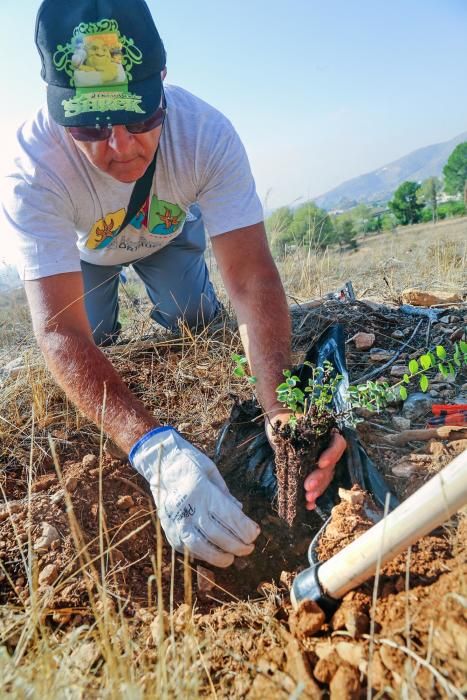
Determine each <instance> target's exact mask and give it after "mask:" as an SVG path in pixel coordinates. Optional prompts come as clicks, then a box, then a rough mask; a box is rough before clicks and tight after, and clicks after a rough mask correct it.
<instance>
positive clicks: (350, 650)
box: [336, 642, 365, 668]
mask: <svg viewBox="0 0 467 700" xmlns="http://www.w3.org/2000/svg"><path fill="white" fill-rule="evenodd" d="M336 651H337V653H338V655H339V656H340V657H341V659H342V660H343V661H347V663H348V664H350V665H351V666H354V667H355V668H360V665H361V663H362V661H364V659H365V654H364V650H363V647H362V646H361V645H360V644H356V643H355V642H338V643H337V644H336Z"/></svg>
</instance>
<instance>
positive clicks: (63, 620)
mask: <svg viewBox="0 0 467 700" xmlns="http://www.w3.org/2000/svg"><path fill="white" fill-rule="evenodd" d="M52 620H53V621H54V622H56V623H57V624H58V625H68V624H69V622H70V620H71V613H59V612H56V613H54V614H53V615H52Z"/></svg>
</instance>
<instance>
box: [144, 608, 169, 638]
mask: <svg viewBox="0 0 467 700" xmlns="http://www.w3.org/2000/svg"><path fill="white" fill-rule="evenodd" d="M149 629H150V631H151V637H152V641H153V642H154V644H155V645H156V647H158V646H160V645H161V644H162V642H163V641H164V639H165V637H166V636H167V635H168V633H169V630H170V620H169V615H168V613H167V612H166V611H165V610H164V611H163V612H162V617H161V616H160V614H159V613H158V614H157V615H156V616H155V617H154V619H153V621H152V622H151V624H150V626H149Z"/></svg>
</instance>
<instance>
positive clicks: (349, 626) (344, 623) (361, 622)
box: [331, 600, 370, 637]
mask: <svg viewBox="0 0 467 700" xmlns="http://www.w3.org/2000/svg"><path fill="white" fill-rule="evenodd" d="M331 624H332V629H333V630H341V629H346V630H347V631H348V632H349V633H350V634H351V635H352V637H357V636H359V635H361V634H365V633H366V632H367V631H368V629H369V627H370V620H369V617H368V615H367V614H366V612H365V610H363V609H362V608H361V606H359V605H358V604H356V603H355V602H353V601H351V600H344V602H343V603H342V604H341V606H340V607H339V608H338V610H336V612H335V613H334V615H333V617H332V621H331Z"/></svg>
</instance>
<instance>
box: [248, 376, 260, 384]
mask: <svg viewBox="0 0 467 700" xmlns="http://www.w3.org/2000/svg"><path fill="white" fill-rule="evenodd" d="M257 381H258V380H257V378H256V377H254V376H253V377H248V382H249V383H250V384H256V382H257Z"/></svg>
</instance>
